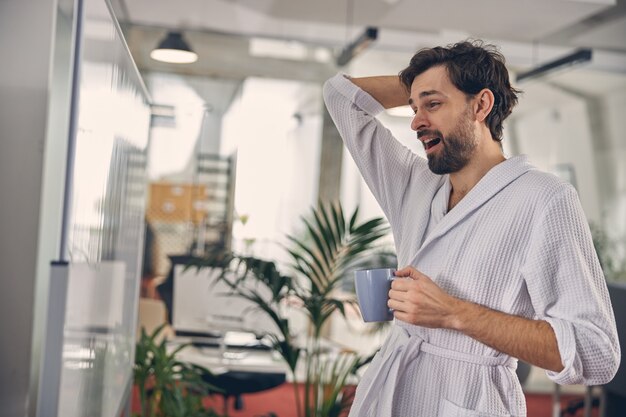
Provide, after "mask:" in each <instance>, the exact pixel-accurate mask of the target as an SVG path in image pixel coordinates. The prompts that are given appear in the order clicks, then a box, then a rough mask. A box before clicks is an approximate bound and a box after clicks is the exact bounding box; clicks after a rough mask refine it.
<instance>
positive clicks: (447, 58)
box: [399, 40, 521, 142]
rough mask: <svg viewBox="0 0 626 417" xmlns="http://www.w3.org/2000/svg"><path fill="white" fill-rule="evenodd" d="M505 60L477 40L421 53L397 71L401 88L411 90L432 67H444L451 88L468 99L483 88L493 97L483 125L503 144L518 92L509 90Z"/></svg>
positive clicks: (510, 88)
mask: <svg viewBox="0 0 626 417" xmlns="http://www.w3.org/2000/svg"><path fill="white" fill-rule="evenodd" d="M504 63H505V59H504V56H503V55H502V54H501V53H500V52H499V51H498V50H497V48H496V47H495V46H494V45H490V44H484V43H483V42H482V41H480V40H467V41H464V42H459V43H456V44H453V45H448V46H446V47H441V46H437V47H435V48H423V49H420V50H419V51H418V52H417V53H416V54H415V55H413V58H411V61H410V63H409V66H408V67H406V68H405V69H403V70H402V71H400V74H399V77H400V81H401V82H402V84H403V85H404V86H405V87H406V88H407V90H410V89H411V84H413V80H414V79H415V77H417V76H418V75H420V74H422V73H423V72H425V71H426V70H428V69H430V68H432V67H435V66H440V65H442V66H444V67H445V68H446V70H447V72H448V76H449V77H450V81H452V84H454V86H455V87H456V88H458V89H459V90H461V91H462V92H464V93H465V94H466V95H467V96H468V97H473V96H474V95H476V94H477V93H478V92H480V91H481V90H482V89H483V88H488V89H489V90H491V92H492V93H493V95H494V96H495V101H494V105H493V109H491V112H490V113H489V115H488V116H487V119H486V122H487V125H488V126H489V130H490V131H491V136H492V137H493V139H494V140H496V141H498V142H500V141H501V140H502V122H503V121H504V119H506V118H507V117H508V116H509V114H511V111H512V110H513V107H514V106H515V105H516V104H517V95H518V94H519V93H521V90H517V89H515V88H513V87H512V86H511V83H510V82H509V73H508V71H507V69H506V66H505V64H504Z"/></svg>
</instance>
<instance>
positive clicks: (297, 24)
mask: <svg viewBox="0 0 626 417" xmlns="http://www.w3.org/2000/svg"><path fill="white" fill-rule="evenodd" d="M111 3H112V5H113V8H114V10H115V12H116V14H117V17H118V19H119V20H120V21H121V23H122V26H123V27H124V28H125V32H126V37H127V39H128V43H129V46H130V49H131V51H132V52H133V55H134V56H135V59H136V61H137V64H138V66H139V67H140V68H141V69H144V70H162V71H174V72H181V73H186V74H189V75H203V76H216V77H224V76H226V77H231V78H243V77H245V76H249V75H260V76H271V75H272V74H274V73H276V72H277V71H279V72H281V73H282V72H284V73H287V74H288V75H287V76H286V78H291V75H289V74H290V73H291V72H293V76H294V77H295V76H296V74H300V75H297V76H298V77H302V78H304V79H322V78H324V77H326V75H327V74H328V73H329V71H336V68H334V64H333V60H332V59H331V60H323V59H318V58H319V54H318V52H319V51H317V50H316V49H315V48H317V49H319V48H326V49H327V50H328V51H330V55H336V54H337V53H338V52H339V50H340V49H341V47H342V46H343V45H345V44H347V43H349V42H350V41H351V40H353V39H354V38H355V37H356V36H358V35H359V34H360V33H361V32H362V31H363V30H364V28H365V27H367V26H375V27H378V28H379V38H378V40H377V41H376V42H375V43H374V45H373V47H372V50H378V51H380V52H382V51H386V52H398V53H400V54H402V57H403V58H402V59H403V60H404V61H406V57H407V54H409V53H412V52H414V51H415V50H416V49H418V48H420V47H423V46H433V45H437V44H447V43H451V42H455V41H458V40H461V39H465V38H467V37H476V38H482V39H485V40H487V41H489V42H493V43H496V44H498V45H500V47H501V49H502V51H503V53H504V54H505V56H506V57H507V60H508V62H509V64H510V65H512V66H514V67H516V68H519V69H525V68H529V67H531V66H534V65H537V64H540V63H541V62H544V61H546V60H549V59H554V58H556V57H558V56H562V55H564V54H566V53H568V52H569V51H571V50H572V49H573V48H576V47H589V48H593V49H594V64H598V65H599V66H600V67H602V66H604V67H607V68H609V69H610V70H613V71H615V70H617V72H624V73H626V0H524V1H520V0H473V1H471V2H468V1H466V0H419V1H417V0H313V1H311V0H177V1H172V0H111ZM169 29H178V30H183V32H184V34H185V36H186V38H187V39H188V40H189V43H190V44H191V45H192V47H193V48H194V49H196V51H197V52H198V53H199V55H200V56H201V59H200V60H199V61H198V62H197V63H195V64H192V65H189V66H177V67H174V66H171V65H167V64H158V63H156V62H155V61H152V60H151V59H150V58H149V51H150V50H151V49H152V48H153V47H154V46H155V45H156V44H157V43H158V41H159V40H160V38H161V37H162V36H163V35H164V34H165V32H166V31H167V30H169ZM252 38H262V39H271V40H275V41H284V42H285V43H283V46H282V47H281V46H280V44H279V45H278V46H277V49H279V50H281V49H282V50H283V52H284V51H286V50H287V49H289V48H290V46H289V45H291V44H290V43H287V42H288V41H291V43H293V41H297V42H299V43H300V44H302V45H304V47H305V48H306V49H307V51H308V52H306V53H305V56H304V58H302V57H301V59H300V60H296V59H292V58H279V59H278V60H277V59H271V58H268V57H259V56H252V55H251V54H250V39H252ZM596 52H600V54H599V55H598V54H596ZM216 56H219V57H220V59H217V60H216V59H215V57H216ZM203 57H211V59H202V58H203ZM398 68H400V67H398ZM303 72H304V75H302V73H303Z"/></svg>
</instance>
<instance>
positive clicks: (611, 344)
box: [324, 74, 620, 417]
mask: <svg viewBox="0 0 626 417" xmlns="http://www.w3.org/2000/svg"><path fill="white" fill-rule="evenodd" d="M324 99H325V101H326V105H327V107H328V110H329V112H330V114H331V115H332V117H333V120H334V121H335V124H336V125H337V127H338V129H339V132H340V133H341V136H342V137H343V140H344V142H345V146H346V147H347V149H348V150H349V152H350V153H351V155H352V157H353V158H354V160H355V162H356V164H357V165H358V167H359V169H360V170H361V173H362V175H363V177H364V178H365V181H366V183H367V184H368V186H369V188H370V189H371V190H372V193H373V194H374V196H375V197H376V199H377V201H378V203H379V204H380V206H381V207H382V209H383V211H384V213H385V215H386V217H387V219H388V220H389V223H390V225H391V229H392V232H393V237H394V241H395V245H396V250H397V255H398V266H399V267H404V266H407V265H411V266H413V267H415V268H416V269H418V270H419V271H421V272H423V273H424V274H426V275H427V276H429V277H430V278H431V279H433V281H434V282H436V283H437V284H438V285H439V286H440V287H441V288H442V289H443V290H445V291H446V292H448V293H449V294H450V295H453V296H455V297H459V298H462V299H465V300H469V301H472V302H475V303H478V304H482V305H484V306H487V307H489V308H492V309H494V310H499V311H502V312H505V313H509V314H514V315H518V316H523V317H528V318H536V319H541V320H545V321H547V322H548V323H550V325H551V326H552V328H553V329H554V332H555V334H556V338H557V341H558V347H559V352H560V354H561V358H562V360H563V365H564V367H565V369H564V370H563V371H562V372H559V373H556V372H547V375H548V377H550V379H552V380H553V381H555V382H557V383H559V384H590V385H591V384H602V383H606V382H607V381H609V380H610V379H611V378H612V377H613V375H614V374H615V372H616V371H617V367H618V366H619V361H620V348H619V343H618V339H617V332H616V329H615V319H614V316H613V310H612V308H611V304H610V300H609V296H608V291H607V288H606V284H605V281H604V276H603V273H602V270H601V268H600V265H599V262H598V258H597V256H596V253H595V250H594V247H593V243H592V240H591V235H590V232H589V227H588V225H587V222H586V219H585V216H584V213H583V211H582V208H581V206H580V203H579V200H578V196H577V194H576V191H575V190H574V188H573V187H572V186H571V185H569V184H568V183H566V182H565V181H562V180H560V179H558V178H557V177H555V176H553V175H550V174H547V173H544V172H541V171H539V170H537V169H536V168H534V167H533V166H531V165H530V164H529V163H528V162H527V160H526V158H525V157H524V156H518V157H514V158H510V159H508V160H506V161H505V162H502V163H500V164H498V165H497V166H495V167H494V168H492V169H491V170H490V171H489V172H488V173H487V174H486V175H485V176H484V177H483V178H482V179H481V180H480V181H479V182H478V184H476V186H474V188H472V190H471V191H470V192H469V193H468V194H467V195H466V196H465V197H464V198H463V199H462V200H461V201H460V202H459V203H458V204H457V205H456V206H455V207H454V209H453V210H451V211H450V212H449V213H446V211H447V203H448V197H449V193H450V182H449V178H448V175H443V176H439V175H435V174H433V173H432V172H431V171H430V170H429V168H428V165H427V162H426V160H424V159H423V158H421V157H419V156H417V155H415V154H414V153H413V152H411V151H410V150H409V149H407V148H406V147H404V146H403V145H402V144H400V143H399V142H398V141H397V140H396V139H395V138H394V137H393V136H392V134H391V133H390V132H389V131H388V130H387V129H386V128H385V127H384V126H382V125H381V123H380V122H379V121H378V120H377V119H376V118H375V115H376V114H378V113H379V112H381V111H382V110H383V107H382V106H381V105H380V103H378V102H377V101H376V100H375V99H374V98H373V97H371V96H370V95H369V94H367V93H366V92H364V91H363V90H361V89H360V88H358V87H357V86H355V85H354V84H353V83H352V82H351V81H349V80H348V79H346V77H345V76H343V75H341V74H338V75H337V76H335V77H333V78H331V79H330V80H329V81H328V82H327V83H326V84H325V86H324ZM516 366H517V360H516V359H514V358H512V357H510V356H508V355H506V354H503V353H501V352H498V351H496V350H494V349H492V348H490V347H488V346H486V345H484V344H482V343H480V342H478V341H476V340H474V339H472V338H470V337H468V336H465V335H463V334H462V333H460V332H456V331H452V330H444V329H428V328H423V327H420V326H415V325H411V324H408V323H405V322H402V321H399V320H396V321H395V322H394V325H393V328H392V331H391V334H390V336H389V338H388V339H387V340H386V341H385V343H384V344H383V346H382V348H381V350H380V351H379V352H378V354H377V355H376V357H375V358H374V360H373V361H372V363H371V364H370V366H369V367H368V369H367V371H366V373H365V375H364V376H363V378H362V380H361V382H360V383H359V386H358V388H357V392H356V398H355V402H354V404H353V406H352V409H351V411H350V417H365V416H371V417H392V416H393V417H413V416H419V417H436V416H441V417H461V416H462V417H468V416H472V417H485V416H526V404H525V400H524V395H523V393H522V389H521V386H520V384H519V381H518V379H517V377H516V374H515V368H516Z"/></svg>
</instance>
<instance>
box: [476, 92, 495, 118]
mask: <svg viewBox="0 0 626 417" xmlns="http://www.w3.org/2000/svg"><path fill="white" fill-rule="evenodd" d="M474 99H475V103H474V114H475V115H476V120H477V121H479V122H482V121H484V120H485V119H486V118H487V116H488V115H489V113H491V109H493V105H494V103H495V97H494V95H493V93H492V92H491V90H490V89H488V88H483V89H482V90H480V91H479V92H478V94H476V95H475V96H474Z"/></svg>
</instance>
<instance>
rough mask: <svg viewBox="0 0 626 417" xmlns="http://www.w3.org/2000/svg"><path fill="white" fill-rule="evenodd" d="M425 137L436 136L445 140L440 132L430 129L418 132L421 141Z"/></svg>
mask: <svg viewBox="0 0 626 417" xmlns="http://www.w3.org/2000/svg"><path fill="white" fill-rule="evenodd" d="M424 136H434V137H438V138H441V139H443V133H441V132H440V131H439V130H430V129H423V130H418V131H417V138H418V139H421V138H423V137H424Z"/></svg>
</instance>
